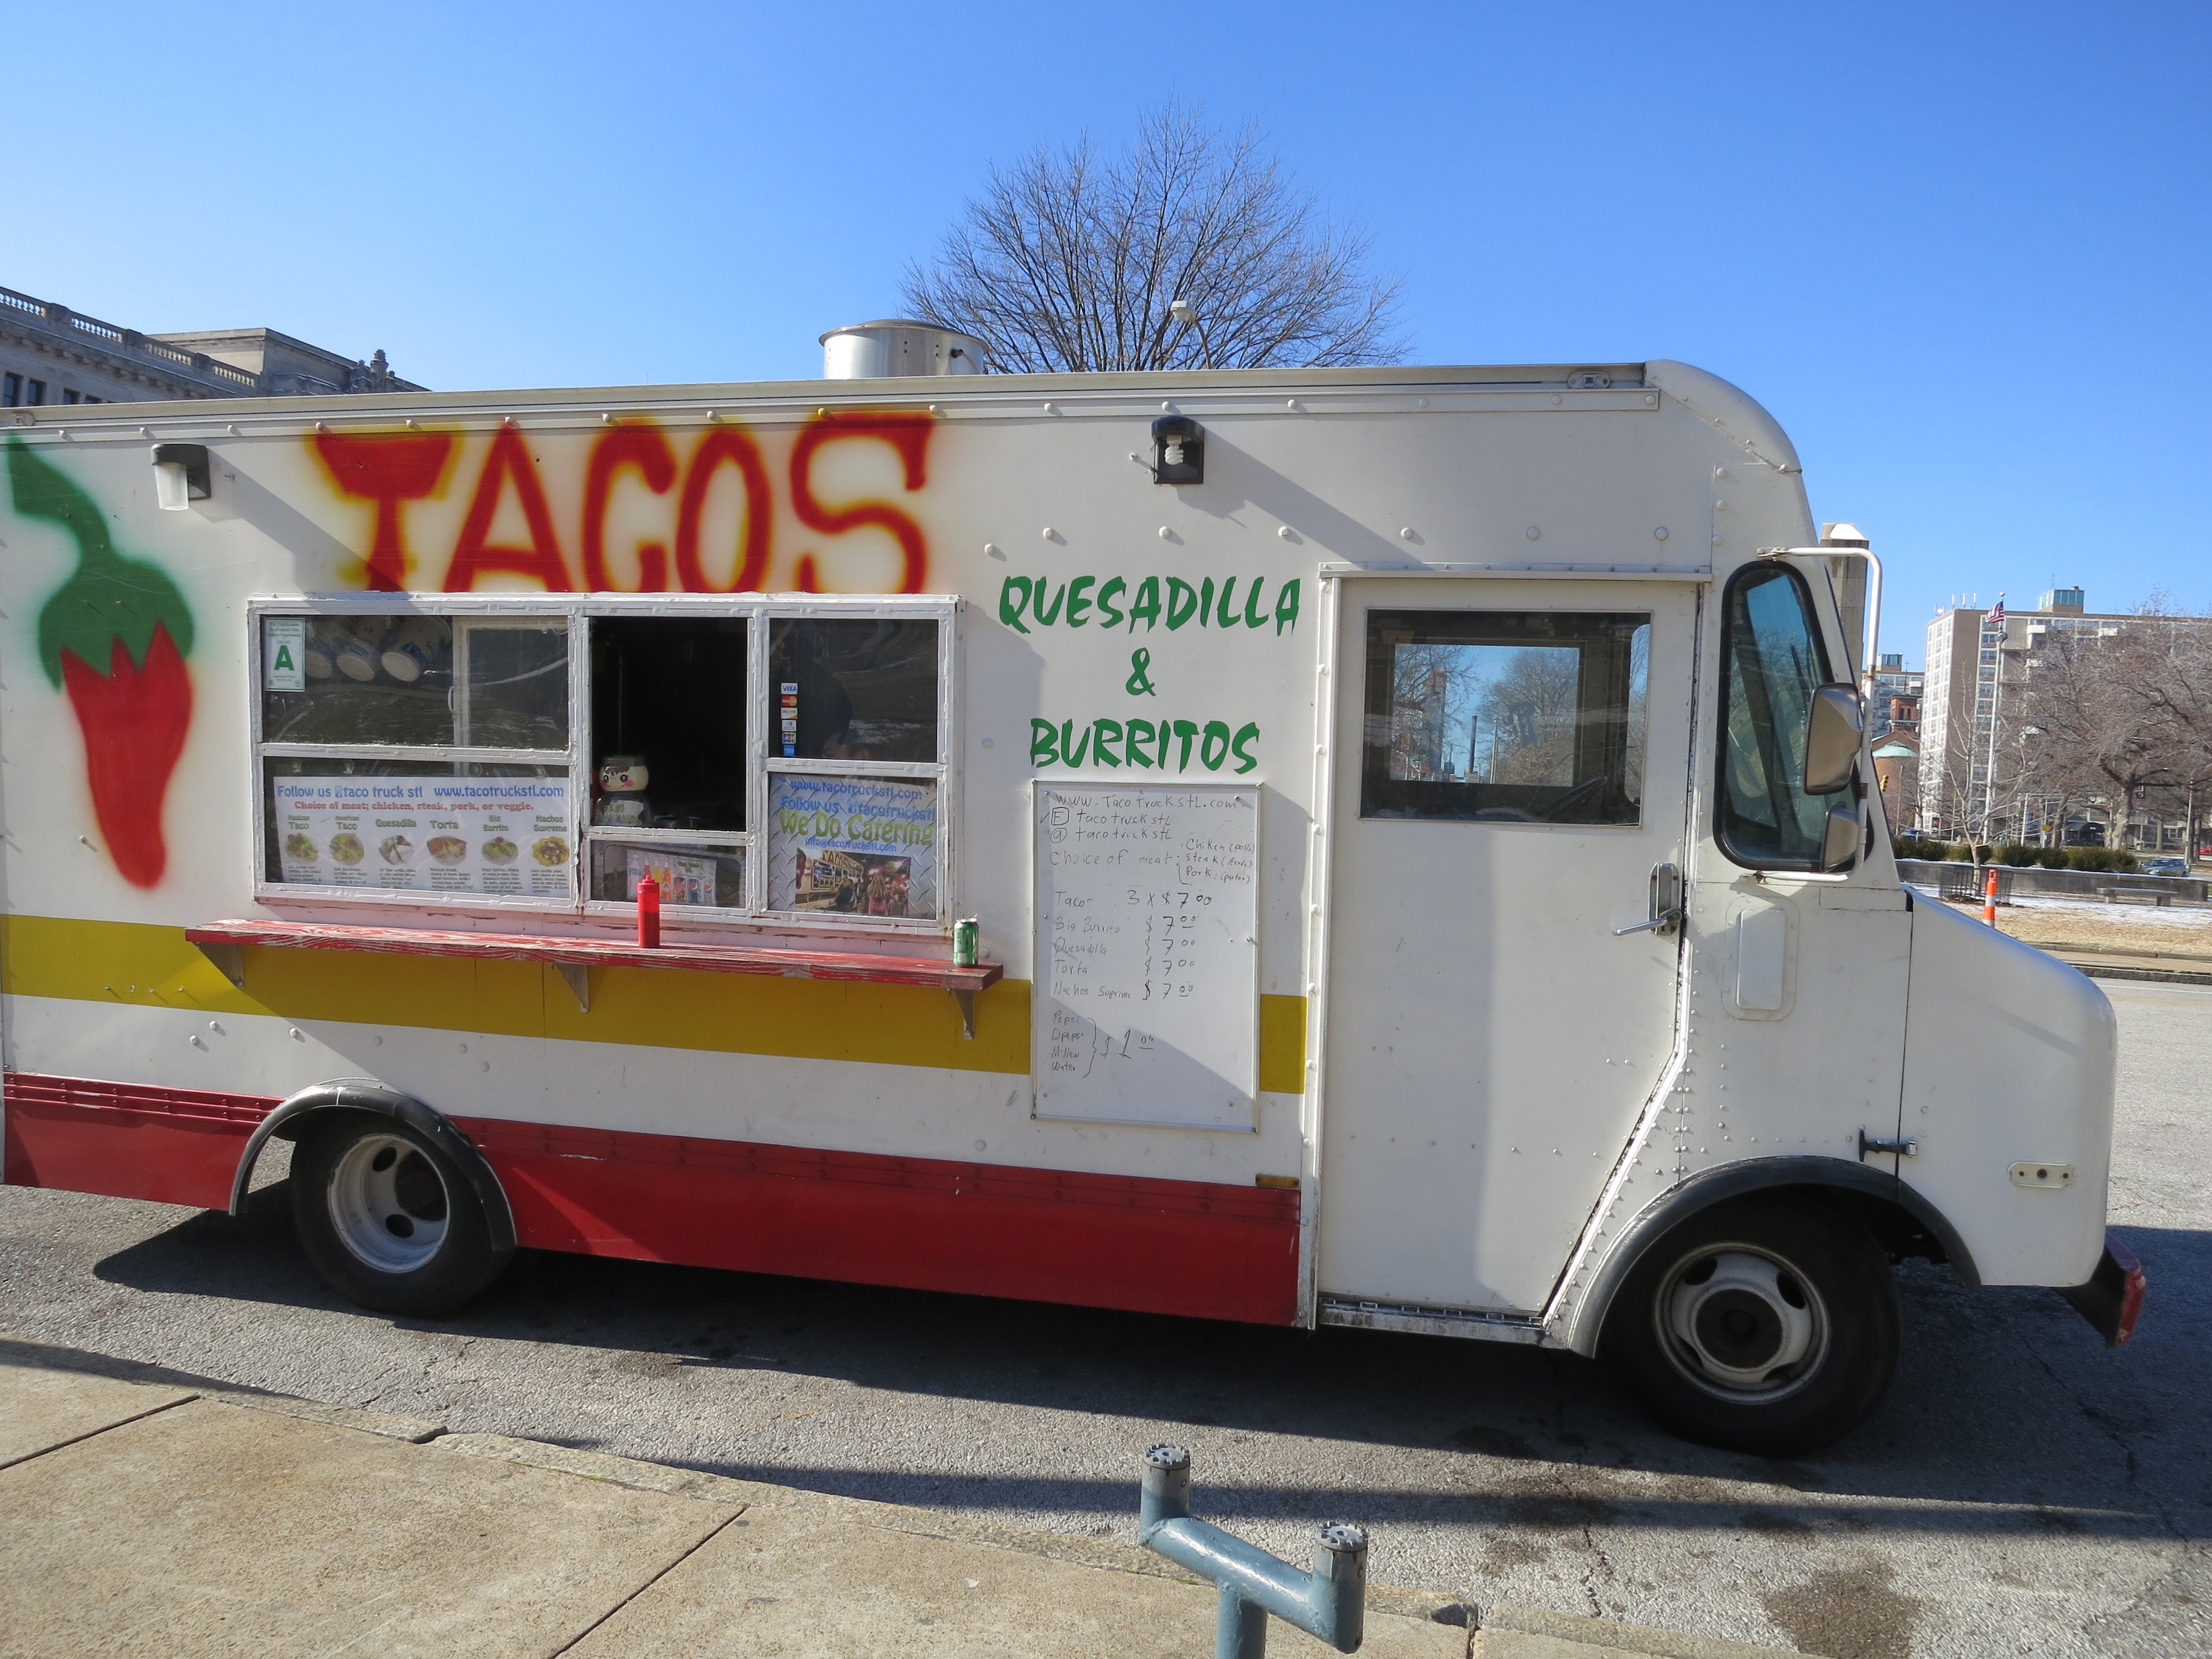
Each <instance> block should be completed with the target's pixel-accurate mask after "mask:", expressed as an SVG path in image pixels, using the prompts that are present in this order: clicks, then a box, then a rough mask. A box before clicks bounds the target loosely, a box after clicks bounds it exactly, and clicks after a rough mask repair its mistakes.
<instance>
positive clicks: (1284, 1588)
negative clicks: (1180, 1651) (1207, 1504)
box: [1137, 1445, 1367, 1659]
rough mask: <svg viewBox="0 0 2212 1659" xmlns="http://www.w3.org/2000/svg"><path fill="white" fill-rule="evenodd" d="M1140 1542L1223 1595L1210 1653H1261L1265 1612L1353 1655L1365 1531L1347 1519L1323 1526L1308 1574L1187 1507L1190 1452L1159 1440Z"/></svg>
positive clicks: (1235, 1658)
mask: <svg viewBox="0 0 2212 1659" xmlns="http://www.w3.org/2000/svg"><path fill="white" fill-rule="evenodd" d="M1142 1470H1143V1479H1144V1490H1143V1496H1142V1498H1140V1499H1139V1507H1138V1510H1137V1541H1138V1542H1139V1544H1142V1545H1143V1546H1144V1547H1146V1549H1148V1550H1151V1551H1152V1553H1154V1554H1156V1555H1164V1556H1165V1557H1167V1559H1169V1560H1170V1561H1172V1562H1174V1563H1175V1564H1176V1565H1177V1566H1179V1567H1188V1568H1189V1569H1190V1571H1193V1572H1195V1573H1200V1574H1202V1575H1203V1576H1205V1577H1207V1578H1210V1579H1212V1581H1213V1582H1214V1583H1215V1584H1216V1585H1218V1586H1219V1588H1220V1591H1221V1600H1220V1601H1219V1604H1218V1611H1217V1613H1216V1614H1215V1617H1214V1625H1213V1659H1262V1656H1264V1655H1265V1654H1266V1652H1267V1615H1268V1614H1269V1613H1273V1614H1274V1615H1275V1617H1276V1618H1278V1619H1280V1620H1284V1621H1285V1622H1286V1623H1288V1624H1292V1625H1296V1626H1297V1627H1298V1628H1299V1629H1300V1630H1302V1631H1304V1632H1307V1634H1309V1635H1311V1636H1317V1637H1319V1638H1321V1639H1322V1641H1324V1642H1326V1643H1328V1644H1329V1645H1330V1646H1331V1647H1333V1648H1334V1649H1335V1650H1337V1651H1338V1652H1339V1653H1356V1652H1358V1650H1359V1643H1360V1638H1362V1637H1363V1636H1364V1634H1365V1620H1366V1612H1367V1534H1366V1532H1365V1531H1364V1529H1363V1528H1358V1527H1355V1526H1352V1525H1350V1524H1349V1523H1347V1522H1330V1523H1329V1524H1328V1525H1327V1526H1325V1527H1323V1528H1322V1529H1321V1533H1320V1536H1319V1537H1318V1538H1317V1539H1316V1541H1315V1543H1314V1565H1313V1571H1311V1572H1310V1573H1304V1572H1300V1571H1298V1570H1297V1568H1296V1567H1294V1566H1292V1565H1291V1564H1290V1563H1289V1562H1287V1561H1282V1560H1278V1559H1276V1558H1275V1557H1273V1556H1272V1555H1270V1554H1268V1553H1267V1551H1265V1550H1263V1549H1258V1548H1255V1547H1253V1546H1252V1545H1250V1544H1248V1543H1246V1542H1245V1541H1243V1539H1241V1538H1238V1537H1236V1536H1235V1535H1233V1534H1230V1533H1225V1532H1224V1531H1222V1529H1221V1528H1218V1527H1217V1526H1213V1525H1212V1524H1211V1523H1209V1522H1204V1521H1200V1520H1199V1519H1198V1518H1197V1517H1196V1516H1194V1515H1192V1514H1191V1512H1190V1454H1189V1453H1188V1452H1187V1451H1185V1450H1184V1449H1182V1447H1181V1446H1169V1445H1159V1446H1154V1447H1152V1449H1150V1450H1149V1451H1147V1452H1146V1453H1145V1455H1144V1459H1143V1463H1142Z"/></svg>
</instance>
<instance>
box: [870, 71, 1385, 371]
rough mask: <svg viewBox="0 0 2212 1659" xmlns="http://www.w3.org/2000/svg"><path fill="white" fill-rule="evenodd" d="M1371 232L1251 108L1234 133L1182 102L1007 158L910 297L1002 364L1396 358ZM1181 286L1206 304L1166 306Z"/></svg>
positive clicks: (1339, 363)
mask: <svg viewBox="0 0 2212 1659" xmlns="http://www.w3.org/2000/svg"><path fill="white" fill-rule="evenodd" d="M1369 252H1370V240H1369V238H1368V236H1367V235H1366V234H1365V233H1364V231H1362V230H1359V229H1358V228H1356V227H1347V226H1345V225H1343V224H1340V223H1339V222H1336V221H1334V220H1333V219H1331V218H1329V217H1328V216H1327V215H1326V214H1325V213H1324V212H1323V211H1322V208H1321V206H1320V204H1318V202H1317V201H1316V199H1315V197H1314V196H1313V195H1312V193H1311V192H1310V191H1304V190H1303V189H1301V188H1300V187H1299V186H1298V185H1297V183H1296V182H1295V180H1293V179H1291V176H1290V174H1289V173H1287V172H1286V171H1285V168H1284V167H1283V164H1282V162H1281V161H1280V160H1279V158H1278V157H1276V156H1274V155H1271V154H1267V153H1265V152H1263V150H1262V148H1261V136H1260V133H1259V131H1257V129H1255V127H1253V126H1252V125H1250V124H1249V123H1248V124H1246V125H1244V126H1243V127H1242V128H1241V129H1239V130H1238V131H1237V132H1236V133H1235V134H1233V135H1230V136H1224V135H1222V134H1220V133H1218V132H1216V131H1214V130H1213V129H1212V128H1210V127H1208V126H1207V125H1206V122H1205V120H1204V118H1203V116H1202V115H1201V114H1200V112H1198V111H1196V110H1194V109H1190V108H1187V107H1184V106H1179V105H1176V104H1169V105H1166V106H1163V107H1161V108H1160V109H1158V110H1156V111H1153V112H1151V113H1149V114H1147V115H1146V116H1145V117H1143V118H1142V119H1141V121H1140V123H1139V129H1138V136H1137V142H1136V143H1135V145H1134V146H1133V148H1131V149H1129V150H1128V151H1127V152H1126V153H1124V154H1122V155H1115V156H1102V155H1100V153H1099V151H1098V149H1097V147H1096V146H1095V145H1093V144H1092V143H1091V139H1090V137H1088V136H1087V135H1086V136H1085V137H1081V138H1079V139H1078V140H1077V141H1076V143H1074V144H1073V146H1072V147H1070V148H1069V149H1066V150H1065V151H1062V152H1060V153H1059V154H1057V155H1055V154H1054V153H1053V152H1052V151H1051V150H1049V149H1046V148H1043V147H1042V146H1041V147H1039V148H1038V149H1035V150H1033V151H1031V152H1030V154H1029V155H1026V156H1024V157H1023V158H1022V159H1021V160H1020V161H1017V162H1016V163H1014V165H1013V166H1012V167H1008V168H1005V169H1000V168H998V167H994V168H993V169H992V170H991V179H990V185H989V187H988V188H987V190H986V191H984V192H983V194H982V196H981V197H980V198H977V199H975V200H972V201H970V202H969V204H967V207H966V209H965V210H964V211H963V215H962V216H961V219H960V221H959V222H957V224H955V225H954V226H953V228H952V229H951V232H950V233H948V234H947V235H946V236H945V243H944V246H942V247H940V248H939V250H938V252H937V254H936V256H935V258H933V259H931V260H930V261H929V262H928V263H927V264H915V265H912V266H909V267H908V270H907V274H906V279H905V282H904V283H903V289H904V300H905V304H906V306H907V308H908V310H909V311H910V312H912V313H913V314H914V315H915V316H916V317H917V318H921V319H924V320H926V321H929V322H933V323H937V324H939V325H943V326H945V327H948V328H956V329H959V330H961V331H963V332H964V333H968V334H972V335H975V337H977V338H979V339H981V341H983V343H985V344H986V345H987V346H988V347H989V348H990V363H991V366H992V367H993V368H995V369H998V370H1000V371H1002V372H1009V373H1033V372H1039V371H1047V372H1049V371H1060V370H1086V369H1160V368H1350V367H1352V366H1355V365H1358V364H1361V363H1386V362H1395V361H1397V360H1398V359H1399V358H1400V357H1401V356H1403V354H1404V351H1405V346H1404V343H1403V342H1402V341H1401V339H1399V338H1398V337H1396V336H1395V333H1394V332H1393V328H1394V325H1395V318H1396V312H1397V306H1398V293H1399V284H1398V282H1397V281H1396V280H1395V278H1384V277H1376V276H1370V275H1369V274H1367V272H1366V270H1365V268H1364V267H1365V264H1366V261H1367V256H1368V253H1369ZM1178 300H1185V301H1189V302H1190V306H1191V307H1192V308H1193V310H1194V313H1195V319H1194V320H1185V319H1178V318H1177V317H1176V316H1175V315H1173V314H1172V313H1170V306H1172V305H1174V303H1175V302H1176V301H1178Z"/></svg>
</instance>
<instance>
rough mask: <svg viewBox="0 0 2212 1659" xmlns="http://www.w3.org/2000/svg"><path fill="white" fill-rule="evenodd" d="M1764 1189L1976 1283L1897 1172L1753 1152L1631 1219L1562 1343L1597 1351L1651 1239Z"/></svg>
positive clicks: (1969, 1264) (1940, 1221)
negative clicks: (1843, 1219) (1825, 1211)
mask: <svg viewBox="0 0 2212 1659" xmlns="http://www.w3.org/2000/svg"><path fill="white" fill-rule="evenodd" d="M1770 1195H1771V1196H1776V1197H1786V1198H1791V1199H1795V1200H1797V1201H1799V1202H1802V1203H1813V1204H1820V1205H1826V1206H1828V1207H1830V1208H1831V1209H1832V1210H1834V1211H1835V1212H1837V1213H1839V1214H1842V1215H1844V1216H1847V1217H1849V1218H1850V1219H1851V1220H1852V1221H1854V1222H1856V1223H1857V1225H1860V1226H1863V1227H1864V1228H1865V1229H1866V1230H1867V1231H1869V1233H1871V1234H1872V1235H1873V1236H1874V1238H1875V1243H1878V1244H1880V1245H1881V1248H1882V1249H1883V1250H1884V1251H1885V1252H1887V1254H1888V1255H1889V1256H1890V1257H1891V1258H1892V1259H1893V1260H1902V1259H1904V1258H1905V1257H1907V1256H1917V1257H1920V1258H1923V1259H1924V1260H1926V1261H1937V1262H1946V1263H1948V1264H1949V1266H1950V1267H1951V1270H1952V1272H1953V1273H1956V1274H1957V1275H1958V1277H1959V1280H1960V1283H1961V1284H1963V1285H1966V1287H1967V1288H1968V1289H1969V1290H1978V1289H1979V1288H1980V1287H1981V1282H1982V1280H1981V1274H1980V1273H1979V1272H1978V1270H1977V1269H1976V1267H1975V1266H1974V1261H1973V1258H1972V1255H1969V1254H1968V1252H1967V1250H1966V1246H1965V1244H1964V1243H1962V1242H1961V1241H1960V1237H1959V1235H1958V1233H1957V1232H1956V1231H1954V1229H1953V1228H1952V1226H1951V1225H1950V1223H1949V1222H1948V1221H1947V1220H1946V1219H1945V1218H1944V1217H1943V1215H1942V1212H1940V1211H1938V1210H1937V1209H1936V1206H1934V1205H1933V1204H1931V1203H1929V1201H1928V1200H1926V1199H1925V1198H1923V1197H1922V1196H1921V1195H1920V1194H1918V1193H1917V1192H1915V1191H1914V1190H1913V1189H1912V1188H1911V1187H1910V1186H1908V1185H1906V1184H1905V1182H1903V1181H1901V1180H1899V1178H1898V1177H1897V1176H1893V1175H1890V1174H1888V1173H1887V1172H1885V1171H1881V1170H1875V1169H1872V1168H1870V1167H1869V1166H1868V1165H1866V1164H1859V1163H1853V1162H1850V1161H1849V1160H1846V1159H1844V1158H1761V1159H1756V1160H1753V1161H1752V1162H1748V1163H1743V1164H1729V1165H1725V1166H1723V1168H1720V1169H1717V1170H1706V1171H1705V1173H1703V1174H1702V1175H1699V1176H1694V1177H1692V1179H1691V1180H1689V1181H1687V1182H1684V1183H1683V1184H1682V1185H1681V1186H1679V1187H1677V1188H1674V1191H1673V1192H1671V1193H1668V1194H1667V1195H1666V1196H1665V1197H1663V1198H1662V1199H1660V1200H1658V1201H1657V1202H1656V1203H1655V1204H1653V1205H1652V1206H1650V1208H1649V1209H1647V1210H1645V1211H1644V1212H1643V1214H1641V1215H1640V1216H1638V1218H1636V1219H1635V1220H1634V1221H1633V1222H1632V1223H1631V1224H1630V1225H1629V1226H1628V1228H1627V1229H1626V1231H1624V1232H1623V1233H1622V1234H1621V1236H1620V1242H1619V1243H1617V1244H1616V1245H1615V1247H1614V1248H1613V1249H1612V1250H1611V1251H1609V1252H1608V1253H1607V1255H1606V1257H1605V1259H1604V1261H1602V1262H1601V1263H1600V1264H1599V1266H1598V1267H1597V1272H1596V1275H1595V1279H1593V1280H1592V1282H1591V1285H1590V1287H1589V1291H1587V1292H1586V1293H1585V1294H1584V1295H1583V1298H1582V1300H1581V1301H1580V1303H1579V1304H1577V1306H1576V1307H1575V1308H1574V1310H1572V1312H1571V1314H1570V1315H1569V1317H1568V1334H1567V1336H1566V1346H1569V1347H1571V1348H1572V1349H1574V1350H1575V1351H1576V1352H1578V1353H1584V1354H1589V1353H1595V1352H1596V1351H1597V1342H1598V1337H1599V1334H1600V1333H1601V1331H1602V1330H1603V1328H1604V1326H1605V1318H1606V1315H1607V1312H1608V1311H1609V1310H1611V1308H1612V1305H1613V1297H1614V1294H1615V1293H1616V1292H1617V1291H1619V1290H1620V1286H1621V1284H1622V1282H1623V1281H1624V1280H1625V1279H1626V1278H1627V1277H1628V1274H1629V1273H1630V1272H1631V1271H1632V1269H1633V1268H1634V1267H1635V1265H1636V1263H1637V1261H1638V1260H1639V1259H1641V1257H1642V1256H1643V1255H1644V1252H1645V1251H1646V1250H1647V1249H1650V1247H1651V1245H1653V1244H1654V1243H1657V1242H1658V1240H1660V1239H1661V1238H1662V1237H1665V1236H1666V1235H1667V1234H1668V1233H1669V1232H1671V1231H1674V1229H1675V1228H1676V1227H1678V1226H1680V1225H1681V1224H1682V1223H1683V1222H1685V1221H1686V1220H1688V1219H1689V1218H1691V1217H1692V1216H1693V1215H1697V1214H1699V1213H1700V1212H1703V1211H1705V1210H1708V1209H1711V1207H1712V1206H1714V1205H1716V1204H1726V1203H1729V1202H1732V1201H1734V1200H1738V1199H1746V1198H1755V1197H1756V1198H1764V1197H1767V1196H1770Z"/></svg>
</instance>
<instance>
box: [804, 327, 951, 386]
mask: <svg viewBox="0 0 2212 1659" xmlns="http://www.w3.org/2000/svg"><path fill="white" fill-rule="evenodd" d="M983 372H984V349H983V343H982V342H981V340H979V339H977V338H976V337H975V336H974V335H972V334H963V333H961V332H960V331H958V330H957V329H950V328H939V327H938V326H937V325H936V324H934V323H916V322H909V321H905V320H902V319H897V318H891V319H886V320H884V321H882V322H874V323H854V324H853V325H851V326H849V327H847V328H833V329H831V330H830V331H829V332H828V333H827V334H825V335H823V337H822V377H823V379H824V380H889V379H892V378H894V377H898V376H904V375H909V374H982V373H983Z"/></svg>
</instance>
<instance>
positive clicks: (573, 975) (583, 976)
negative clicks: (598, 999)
mask: <svg viewBox="0 0 2212 1659" xmlns="http://www.w3.org/2000/svg"><path fill="white" fill-rule="evenodd" d="M553 965H554V967H555V968H556V969H559V970H560V974H561V977H562V979H564V980H566V981H568V988H569V989H570V990H572V991H574V993H575V994H576V1006H577V1007H579V1008H580V1009H582V1010H583V1011H584V1012H586V1013H587V1014H588V1013H590V1012H592V969H591V966H590V964H589V963H581V962H556V963H554V964H553Z"/></svg>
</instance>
